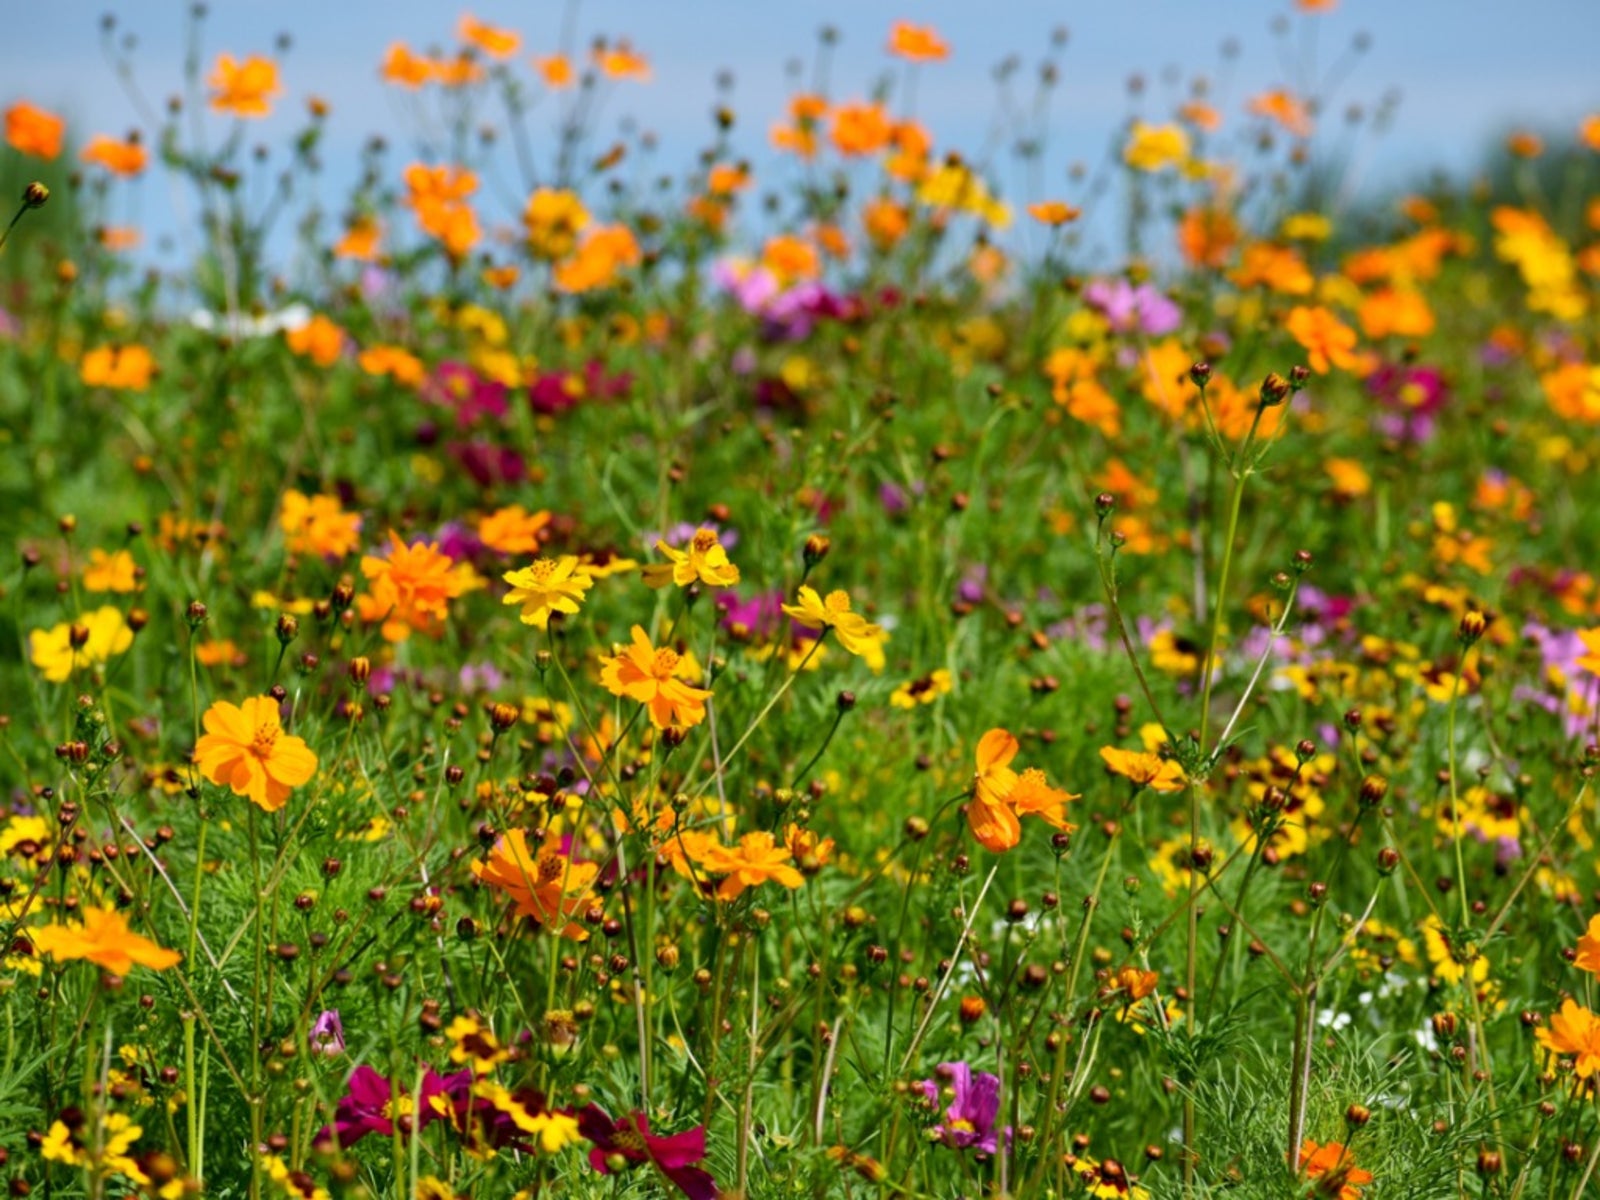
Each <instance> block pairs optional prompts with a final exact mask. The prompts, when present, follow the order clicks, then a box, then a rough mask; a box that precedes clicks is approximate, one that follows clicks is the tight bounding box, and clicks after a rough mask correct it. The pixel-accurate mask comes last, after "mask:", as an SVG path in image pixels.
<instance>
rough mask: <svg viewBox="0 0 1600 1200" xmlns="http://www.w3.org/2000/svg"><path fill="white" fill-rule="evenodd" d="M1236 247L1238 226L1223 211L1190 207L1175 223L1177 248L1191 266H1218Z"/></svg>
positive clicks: (1228, 214)
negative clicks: (1176, 223) (1176, 225)
mask: <svg viewBox="0 0 1600 1200" xmlns="http://www.w3.org/2000/svg"><path fill="white" fill-rule="evenodd" d="M1238 244H1239V223H1238V222H1237V221H1235V220H1234V219H1233V214H1232V213H1230V212H1228V211H1227V210H1225V209H1221V208H1210V207H1197V208H1191V209H1189V210H1188V211H1187V212H1185V213H1184V214H1183V219H1182V220H1181V221H1179V222H1178V249H1180V250H1181V251H1183V256H1184V258H1186V259H1188V260H1189V263H1190V265H1191V266H1196V267H1211V268H1213V269H1215V268H1217V267H1220V266H1222V265H1223V264H1224V263H1226V262H1227V261H1228V256H1229V255H1230V254H1232V253H1233V248H1234V247H1235V246H1237V245H1238ZM1302 269H1303V268H1302Z"/></svg>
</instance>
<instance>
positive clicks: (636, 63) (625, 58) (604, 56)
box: [594, 38, 650, 83]
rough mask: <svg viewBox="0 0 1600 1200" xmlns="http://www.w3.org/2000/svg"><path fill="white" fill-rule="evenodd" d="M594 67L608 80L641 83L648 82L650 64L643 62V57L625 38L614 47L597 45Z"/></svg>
mask: <svg viewBox="0 0 1600 1200" xmlns="http://www.w3.org/2000/svg"><path fill="white" fill-rule="evenodd" d="M594 65H595V66H597V67H599V68H600V73H601V74H602V75H604V76H606V77H607V78H608V79H637V80H639V82H641V83H648V82H649V80H650V64H649V63H648V62H646V61H645V58H644V55H642V54H639V53H638V52H637V51H635V50H634V48H633V43H632V42H630V41H628V39H627V38H623V39H622V40H621V41H619V42H617V43H616V44H615V45H609V46H608V45H606V44H604V43H601V44H600V45H597V46H596V47H595V48H594Z"/></svg>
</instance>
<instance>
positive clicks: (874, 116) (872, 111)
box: [829, 104, 893, 156]
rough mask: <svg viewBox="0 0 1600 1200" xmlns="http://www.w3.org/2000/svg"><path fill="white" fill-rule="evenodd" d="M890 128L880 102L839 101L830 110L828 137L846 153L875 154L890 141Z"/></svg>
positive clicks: (891, 130) (840, 151)
mask: <svg viewBox="0 0 1600 1200" xmlns="http://www.w3.org/2000/svg"><path fill="white" fill-rule="evenodd" d="M892 132H893V127H892V126H891V125H890V123H889V114H888V113H887V112H885V111H884V108H883V105H881V104H842V105H840V106H839V107H838V108H836V109H834V111H833V128H832V130H831V131H830V133H829V136H830V137H831V138H832V139H833V145H834V149H836V150H838V151H839V153H840V154H845V155H853V156H859V155H866V154H876V153H877V152H878V151H879V150H882V149H883V148H884V147H885V146H887V145H888V144H889V136H890V134H891V133H892Z"/></svg>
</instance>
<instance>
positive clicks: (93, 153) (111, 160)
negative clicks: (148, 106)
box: [78, 133, 150, 179]
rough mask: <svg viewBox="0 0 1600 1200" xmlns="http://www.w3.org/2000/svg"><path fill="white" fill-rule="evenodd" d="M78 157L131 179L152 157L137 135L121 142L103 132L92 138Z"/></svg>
mask: <svg viewBox="0 0 1600 1200" xmlns="http://www.w3.org/2000/svg"><path fill="white" fill-rule="evenodd" d="M78 157H79V158H81V159H82V160H83V161H84V162H86V163H93V164H94V165H95V166H99V167H104V168H105V169H106V170H107V171H110V172H111V173H112V174H113V175H121V176H122V177H123V178H125V179H131V178H132V177H133V176H135V175H137V174H139V173H140V172H141V171H143V170H144V168H145V163H147V162H148V161H149V158H150V156H149V155H148V154H147V153H145V148H144V146H143V145H142V144H141V143H140V141H139V139H138V138H137V137H130V138H128V140H127V141H125V142H119V141H118V140H117V139H116V138H110V137H106V135H105V134H103V133H102V134H97V135H96V136H95V137H94V138H92V139H90V142H89V144H88V145H87V146H85V147H84V148H83V153H81V154H80V155H78Z"/></svg>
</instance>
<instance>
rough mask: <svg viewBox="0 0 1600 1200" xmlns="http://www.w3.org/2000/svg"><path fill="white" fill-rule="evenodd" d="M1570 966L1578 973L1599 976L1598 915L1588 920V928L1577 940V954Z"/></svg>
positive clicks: (1599, 936)
mask: <svg viewBox="0 0 1600 1200" xmlns="http://www.w3.org/2000/svg"><path fill="white" fill-rule="evenodd" d="M1572 965H1573V966H1575V967H1577V968H1578V970H1580V971H1588V972H1589V973H1590V974H1593V975H1600V913H1596V914H1595V915H1594V916H1592V917H1590V918H1589V928H1588V929H1587V930H1586V931H1585V932H1584V935H1583V936H1582V937H1581V938H1579V939H1578V953H1577V956H1576V957H1575V958H1574V959H1573V960H1572Z"/></svg>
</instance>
